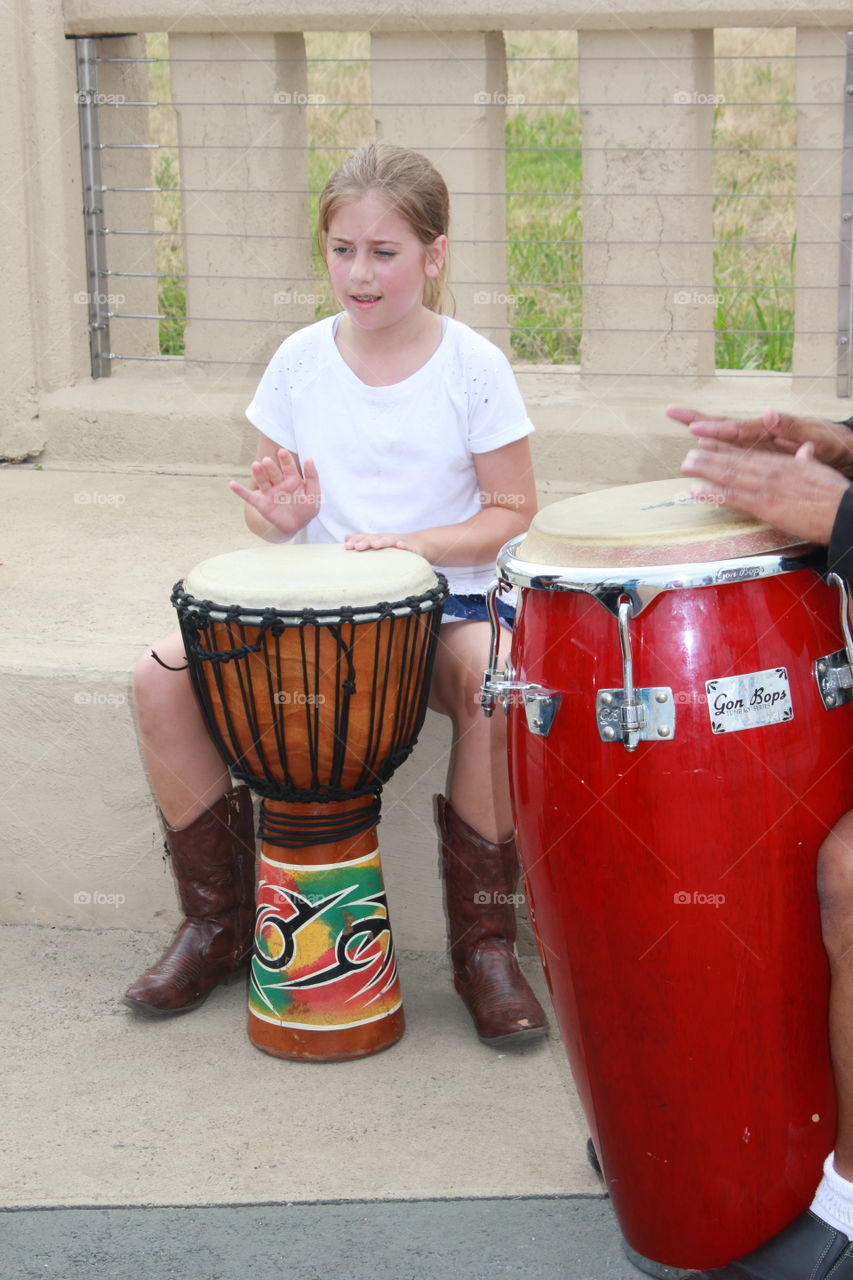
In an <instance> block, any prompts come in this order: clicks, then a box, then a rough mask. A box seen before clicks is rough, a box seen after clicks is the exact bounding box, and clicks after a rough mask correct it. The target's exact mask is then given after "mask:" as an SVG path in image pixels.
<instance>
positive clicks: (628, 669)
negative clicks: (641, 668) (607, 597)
mask: <svg viewBox="0 0 853 1280" xmlns="http://www.w3.org/2000/svg"><path fill="white" fill-rule="evenodd" d="M631 607H632V606H631V601H630V600H620V601H619V609H618V613H617V619H618V623H619V644H620V646H621V649H622V686H623V687H622V688H621V689H599V690H597V692H596V697H595V718H596V723H597V724H598V735H599V737H600V738H601V740H602V742H621V743H622V745H623V747H624V748H625V750H626V751H636V749H637V744H638V743H639V742H670V741H672V739H673V738H674V737H675V699H674V698H673V696H672V689H669V688H665V687H657V688H653V689H652V688H650V689H635V687H634V659H633V654H632V652H631V631H630V626H629V624H630V620H631Z"/></svg>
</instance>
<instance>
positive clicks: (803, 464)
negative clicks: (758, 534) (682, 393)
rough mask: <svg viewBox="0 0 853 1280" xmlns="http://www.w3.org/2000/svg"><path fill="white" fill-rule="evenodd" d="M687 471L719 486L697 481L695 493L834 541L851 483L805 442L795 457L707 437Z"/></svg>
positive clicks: (791, 530) (799, 533) (800, 533)
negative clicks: (706, 487) (708, 486)
mask: <svg viewBox="0 0 853 1280" xmlns="http://www.w3.org/2000/svg"><path fill="white" fill-rule="evenodd" d="M681 470H682V472H683V473H684V475H688V476H696V477H697V478H698V479H701V480H707V481H709V482H710V483H711V484H712V485H714V486H715V490H712V491H710V492H709V491H707V490H703V489H702V488H700V487H698V486H697V488H696V489H694V491H693V492H694V495H695V496H697V497H702V496H703V495H704V496H705V498H706V500H707V501H718V502H720V503H722V505H724V506H726V507H732V508H733V509H734V510H735V511H743V512H745V513H746V514H747V515H750V516H753V517H754V518H755V519H756V520H760V521H762V522H763V523H765V524H769V525H771V526H772V527H773V528H774V529H779V530H781V531H783V532H784V533H787V534H791V535H792V536H793V537H795V538H801V539H802V540H803V541H804V542H819V543H828V542H829V539H830V535H831V533H832V526H833V523H834V521H835V516H836V512H837V510H838V504H839V503H840V501H841V498H842V496H843V494H844V492H845V491H846V489H847V487H848V484H849V481H848V480H846V479H845V477H844V476H843V475H842V474H841V473H840V472H839V471H837V470H836V469H835V468H834V467H828V466H825V465H824V464H823V463H822V462H818V461H817V459H816V458H815V455H814V446H813V445H812V444H811V443H807V444H802V445H800V447H799V449H797V451H796V453H795V454H794V455H793V456H790V455H789V456H782V455H778V456H775V457H774V456H772V455H770V454H768V453H766V452H765V451H763V450H760V449H756V450H752V449H743V448H740V449H737V448H735V449H733V448H729V447H728V446H727V445H724V444H720V443H719V442H718V441H717V440H714V439H711V438H704V439H703V440H702V442H701V447H700V448H698V449H692V450H691V451H690V453H688V455H687V457H686V458H685V459H684V462H683V463H682V464H681Z"/></svg>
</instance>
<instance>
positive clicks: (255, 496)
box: [229, 449, 321, 535]
mask: <svg viewBox="0 0 853 1280" xmlns="http://www.w3.org/2000/svg"><path fill="white" fill-rule="evenodd" d="M252 480H253V481H254V485H255V487H254V488H253V489H246V488H244V487H243V485H241V484H238V483H237V481H236V480H232V481H231V482H230V485H229V487H230V489H231V492H232V493H236V494H237V496H238V498H242V499H243V501H244V502H246V503H248V505H249V506H250V507H254V509H255V511H257V512H258V514H259V515H260V516H262V517H263V519H264V520H266V521H267V523H268V524H270V525H272V526H273V527H274V528H275V529H278V530H279V532H281V533H284V534H288V535H292V534H294V533H297V532H298V531H299V530H300V529H302V528H304V527H305V525H306V524H308V522H309V520H312V519H313V518H314V516H315V515H316V514H317V511H318V510H319V507H320V502H321V495H320V477H319V476H318V474H317V468H316V467H315V465H314V462H313V461H312V459H311V458H306V459H305V462H304V463H303V466H302V471H300V470H299V466H298V464H297V461H296V459H295V458H294V456H293V454H292V453H290V452H289V451H288V450H287V449H278V450H277V452H276V456H275V458H271V457H263V458H261V459H256V460H255V461H254V462H253V463H252Z"/></svg>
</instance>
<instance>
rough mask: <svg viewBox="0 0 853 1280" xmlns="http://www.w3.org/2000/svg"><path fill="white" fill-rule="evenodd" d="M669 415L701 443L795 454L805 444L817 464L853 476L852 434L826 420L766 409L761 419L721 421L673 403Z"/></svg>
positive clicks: (668, 410) (668, 411)
mask: <svg viewBox="0 0 853 1280" xmlns="http://www.w3.org/2000/svg"><path fill="white" fill-rule="evenodd" d="M666 413H667V416H668V417H670V418H672V419H673V420H674V421H675V422H683V423H684V425H685V426H686V427H689V429H690V431H691V432H692V433H693V435H695V436H697V437H698V438H699V440H700V442H701V441H704V440H717V441H719V442H721V443H723V444H729V445H733V446H735V447H737V448H740V449H765V450H771V451H772V452H774V453H782V454H794V453H796V452H797V450H798V449H799V448H800V446H801V445H803V444H811V445H813V446H814V456H815V457H816V458H817V460H818V462H825V463H826V464H827V466H830V467H835V469H836V470H837V471H841V472H843V474H844V475H846V476H853V431H851V430H850V428H849V427H845V426H843V425H842V424H841V423H839V422H829V421H828V420H827V419H825V418H806V417H798V416H796V415H794V414H790V413H779V411H778V410H777V409H765V410H764V411H763V413H762V414H761V417H760V418H720V417H714V416H709V415H707V414H702V413H700V412H699V410H698V409H687V408H684V407H683V406H681V405H676V404H671V405H670V406H669V407H668V408H667V410H666Z"/></svg>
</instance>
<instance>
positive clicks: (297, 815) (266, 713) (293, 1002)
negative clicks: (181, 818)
mask: <svg viewBox="0 0 853 1280" xmlns="http://www.w3.org/2000/svg"><path fill="white" fill-rule="evenodd" d="M446 595H447V590H446V583H445V582H444V579H440V578H438V577H437V576H436V574H435V573H434V572H433V571H432V569H431V568H430V566H429V565H428V564H427V563H426V561H425V560H422V559H421V557H420V556H416V555H413V554H411V553H410V552H408V551H400V550H396V549H393V548H389V549H387V550H383V551H374V552H370V553H364V554H359V553H356V552H352V551H346V550H345V549H344V548H343V547H342V546H337V545H335V546H330V545H319V546H318V545H298V546H294V545H291V544H286V545H279V546H267V547H260V548H257V549H252V550H247V551H235V552H231V553H228V554H226V555H221V556H215V557H213V558H212V559H210V560H205V561H203V562H202V563H201V564H199V565H197V566H196V568H194V569H193V570H192V572H191V573H189V574H188V575H187V577H186V579H185V581H184V582H179V583H178V584H177V585H176V586H175V589H174V591H173V593H172V603H173V604H174V605H175V608H176V609H177V612H178V617H179V619H180V625H181V631H182V633H183V637H184V642H185V645H186V653H187V661H188V664H189V670H190V676H191V679H192V683H193V687H194V689H195V692H196V695H197V697H198V700H199V703H200V705H201V709H202V713H203V715H204V719H205V721H206V723H207V726H208V729H209V730H210V733H211V735H212V737H213V739H214V741H215V743H216V744H217V746H218V748H219V750H220V751H221V753H222V755H223V757H224V758H225V760H226V762H227V764H228V767H229V769H230V770H231V772H232V774H233V775H234V777H235V778H238V779H240V780H241V781H243V782H246V783H247V784H248V785H249V786H250V787H251V788H252V790H253V791H256V792H257V793H259V795H260V796H261V806H260V821H259V826H258V835H259V838H260V859H259V873H258V891H257V910H256V921H255V945H254V954H253V957H252V962H251V970H250V989H249V1016H248V1032H249V1038H250V1039H251V1041H252V1042H253V1044H255V1045H257V1047H258V1048H259V1049H263V1050H264V1051H265V1052H267V1053H271V1054H274V1055H276V1056H278V1057H284V1058H300V1059H316V1060H321V1061H334V1060H337V1059H342V1058H354V1057H361V1056H362V1055H364V1054H368V1053H375V1052H376V1051H377V1050H379V1049H384V1048H387V1047H388V1046H389V1045H391V1044H393V1043H394V1042H395V1041H396V1040H398V1039H399V1038H400V1036H401V1035H402V1034H403V1029H404V1018H403V1008H402V999H401V995H400V984H399V979H398V976H397V966H396V961H395V957H394V948H393V942H392V937H391V930H390V924H389V920H388V907H387V901H386V896H385V890H384V885H383V879H382V867H381V862H380V857H379V849H378V844H377V839H376V824H377V823H378V821H379V814H380V805H381V794H380V793H381V789H382V785H383V783H385V782H387V781H388V779H389V778H390V777H391V775H392V773H393V772H394V770H395V769H396V768H397V767H398V766H399V765H400V764H402V762H403V761H404V760H405V759H406V757H407V756H408V755H409V753H410V752H411V750H412V747H413V746H414V744H415V741H416V739H417V736H418V733H419V732H420V729H421V726H422V724H423V720H424V715H425V713H426V700H427V693H428V686H429V677H430V672H431V669H432V662H433V657H434V654H435V646H436V641H437V638H438V627H439V623H440V621H441V611H442V605H443V602H444V600H445V598H446Z"/></svg>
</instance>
